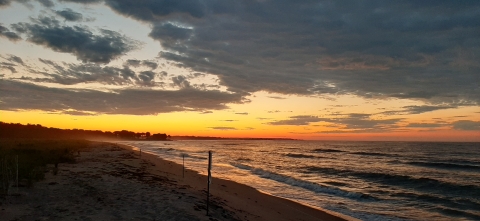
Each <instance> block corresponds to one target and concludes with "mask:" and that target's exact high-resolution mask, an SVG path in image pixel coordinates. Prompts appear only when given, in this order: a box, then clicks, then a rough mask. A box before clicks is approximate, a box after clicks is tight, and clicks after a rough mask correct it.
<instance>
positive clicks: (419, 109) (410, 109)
mask: <svg viewBox="0 0 480 221" xmlns="http://www.w3.org/2000/svg"><path fill="white" fill-rule="evenodd" d="M458 106H461V105H439V106H432V105H421V106H418V105H413V106H404V107H402V109H401V110H390V111H383V112H381V114H385V115H405V114H422V113H426V112H431V111H436V110H445V109H451V108H457V107H458Z"/></svg>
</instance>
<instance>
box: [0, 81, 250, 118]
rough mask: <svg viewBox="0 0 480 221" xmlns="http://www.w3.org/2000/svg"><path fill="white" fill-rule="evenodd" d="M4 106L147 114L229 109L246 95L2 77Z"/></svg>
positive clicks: (0, 89)
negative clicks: (52, 84)
mask: <svg viewBox="0 0 480 221" xmlns="http://www.w3.org/2000/svg"><path fill="white" fill-rule="evenodd" d="M0 94H2V96H1V97H0V109H2V110H43V111H72V110H74V111H81V112H94V113H102V114H133V115H146V114H157V113H165V112H173V111H208V110H221V109H227V108H228V107H227V106H226V104H228V103H241V102H242V100H241V99H242V96H241V95H238V94H231V93H225V92H220V91H201V90H195V89H191V88H189V89H182V90H178V91H159V90H149V89H145V90H140V89H124V90H115V91H113V92H111V93H110V92H101V91H96V90H88V89H60V88H49V87H44V86H39V85H34V84H28V83H21V82H16V81H10V80H0Z"/></svg>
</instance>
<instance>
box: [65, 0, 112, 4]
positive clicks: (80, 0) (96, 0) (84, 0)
mask: <svg viewBox="0 0 480 221" xmlns="http://www.w3.org/2000/svg"><path fill="white" fill-rule="evenodd" d="M59 1H60V2H75V3H82V4H91V3H99V2H102V1H103V0H59Z"/></svg>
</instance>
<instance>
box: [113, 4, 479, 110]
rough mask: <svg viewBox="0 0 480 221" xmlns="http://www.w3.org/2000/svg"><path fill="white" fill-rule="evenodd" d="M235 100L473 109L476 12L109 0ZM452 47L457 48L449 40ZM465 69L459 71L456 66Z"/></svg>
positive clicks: (473, 7)
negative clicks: (347, 97) (357, 100)
mask: <svg viewBox="0 0 480 221" xmlns="http://www.w3.org/2000/svg"><path fill="white" fill-rule="evenodd" d="M106 5H108V6H109V7H111V8H112V9H113V10H115V11H116V12H118V13H119V14H122V15H124V16H126V17H130V18H134V19H137V20H140V21H144V22H148V23H150V24H151V27H152V32H151V33H150V37H152V38H154V39H156V40H158V41H160V42H161V44H162V46H163V47H164V51H162V52H161V53H160V54H159V55H160V56H161V57H163V58H165V59H168V60H171V61H174V62H178V63H179V65H180V66H181V67H185V68H188V69H192V70H193V71H198V72H208V73H210V74H215V75H217V76H218V77H219V79H220V83H221V84H222V85H224V86H226V87H228V88H229V90H230V91H233V92H247V93H251V92H255V91H268V92H276V93H281V94H300V95H314V94H355V95H358V96H363V97H393V98H401V99H417V100H422V101H425V102H428V103H431V104H440V103H455V102H459V101H465V102H469V103H473V104H475V103H478V102H479V101H480V95H478V93H477V87H478V86H477V84H476V83H475V82H476V80H475V79H476V77H475V76H476V73H478V71H480V67H479V66H478V65H477V64H476V62H475V61H477V60H478V56H477V55H478V54H479V53H480V47H479V46H478V45H480V39H478V38H476V34H475V33H477V32H478V30H479V27H480V22H479V21H480V13H479V8H480V3H478V2H475V1H470V2H464V3H462V4H457V5H453V4H447V3H444V2H438V1H428V2H426V3H424V2H419V1H417V2H413V1H411V2H408V3H406V2H389V1H348V2H347V3H345V2H338V1H334V0H327V1H322V2H315V1H311V2H302V3H300V4H299V3H298V2H295V1H291V2H288V1H284V2H282V3H281V4H279V3H278V2H274V1H249V2H247V1H195V0H191V1H180V2H171V1H154V0H147V1H142V2H140V3H138V2H134V1H127V0H118V1H115V0H108V1H106ZM451 39H456V40H455V41H452V40H451ZM458 64H465V65H458Z"/></svg>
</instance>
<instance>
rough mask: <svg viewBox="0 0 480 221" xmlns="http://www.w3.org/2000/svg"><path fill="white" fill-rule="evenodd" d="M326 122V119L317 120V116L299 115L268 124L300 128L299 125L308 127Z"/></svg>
mask: <svg viewBox="0 0 480 221" xmlns="http://www.w3.org/2000/svg"><path fill="white" fill-rule="evenodd" d="M326 120H328V119H325V118H319V117H317V116H309V115H299V116H292V117H290V119H288V120H279V121H273V122H270V123H268V124H270V125H295V126H301V125H310V123H315V122H321V121H326Z"/></svg>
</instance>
